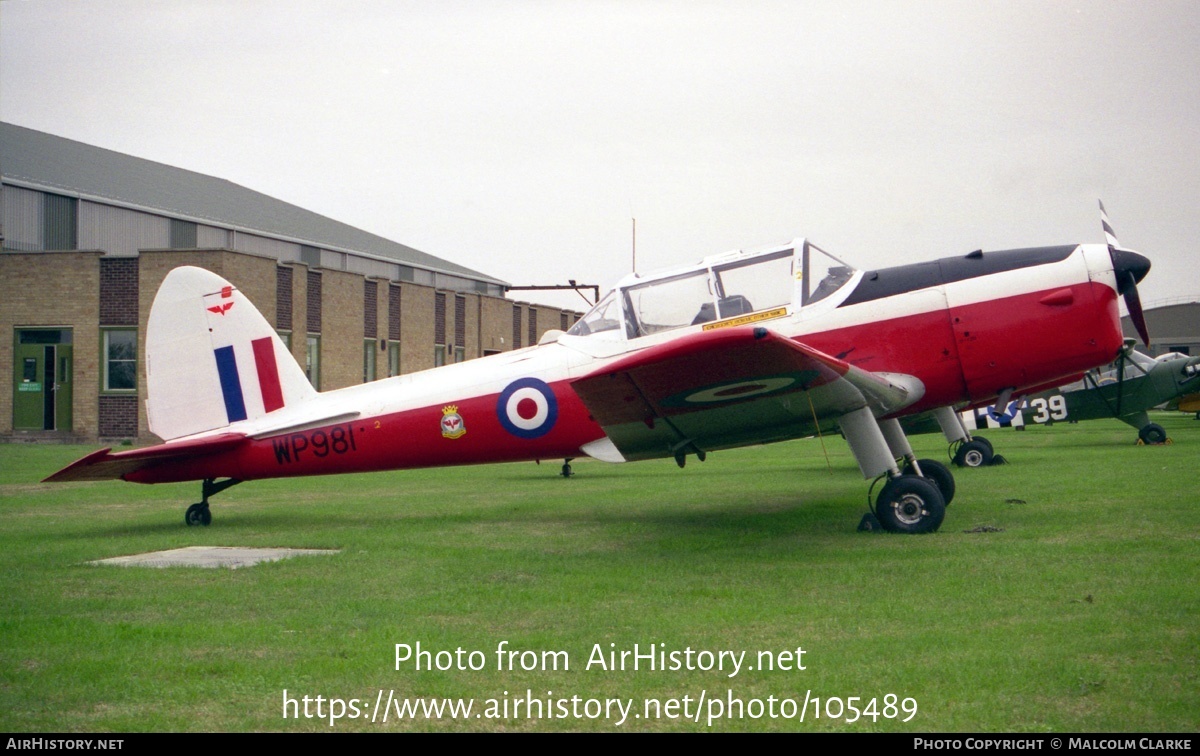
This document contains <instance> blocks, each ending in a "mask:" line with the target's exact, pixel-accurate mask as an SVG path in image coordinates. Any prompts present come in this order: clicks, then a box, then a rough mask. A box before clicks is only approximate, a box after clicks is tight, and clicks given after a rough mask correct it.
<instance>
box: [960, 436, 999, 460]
mask: <svg viewBox="0 0 1200 756" xmlns="http://www.w3.org/2000/svg"><path fill="white" fill-rule="evenodd" d="M991 461H992V449H991V446H989V445H988V444H985V443H982V442H980V441H979V440H978V439H976V440H974V441H968V442H967V443H965V444H963V445H962V446H960V447H958V452H957V453H956V454H955V455H954V464H956V465H958V466H959V467H983V466H984V465H987V464H991Z"/></svg>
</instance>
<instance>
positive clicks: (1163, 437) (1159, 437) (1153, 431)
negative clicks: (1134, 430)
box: [1138, 423, 1167, 444]
mask: <svg viewBox="0 0 1200 756" xmlns="http://www.w3.org/2000/svg"><path fill="white" fill-rule="evenodd" d="M1138 438H1140V439H1141V440H1142V443H1144V444H1163V443H1166V441H1167V432H1166V431H1165V430H1163V427H1162V426H1161V425H1159V424H1158V423H1150V424H1149V425H1143V426H1142V428H1141V430H1139V431H1138Z"/></svg>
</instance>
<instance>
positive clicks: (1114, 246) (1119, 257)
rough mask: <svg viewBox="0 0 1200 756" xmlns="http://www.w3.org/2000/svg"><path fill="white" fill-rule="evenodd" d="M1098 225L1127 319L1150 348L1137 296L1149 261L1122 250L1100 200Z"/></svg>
mask: <svg viewBox="0 0 1200 756" xmlns="http://www.w3.org/2000/svg"><path fill="white" fill-rule="evenodd" d="M1100 225H1101V226H1102V227H1103V228H1104V238H1105V239H1106V240H1107V241H1108V256H1109V258H1111V259H1112V264H1113V275H1114V276H1115V277H1116V279H1117V293H1118V294H1121V295H1122V296H1123V297H1125V307H1126V309H1128V310H1129V319H1130V320H1131V321H1132V322H1133V327H1134V328H1136V329H1137V332H1138V336H1141V337H1142V343H1143V344H1145V345H1146V346H1150V331H1149V329H1147V328H1146V315H1145V313H1143V312H1142V298H1141V297H1139V296H1138V290H1137V285H1138V282H1139V281H1141V280H1142V279H1143V278H1145V277H1146V274H1147V273H1149V272H1150V261H1149V260H1147V259H1146V258H1145V257H1144V256H1143V255H1139V254H1138V253H1137V252H1134V251H1133V250H1130V249H1122V248H1121V243H1120V242H1119V241H1117V233H1116V232H1115V231H1113V227H1112V224H1110V223H1109V222H1108V212H1107V211H1105V209H1104V202H1103V200H1100Z"/></svg>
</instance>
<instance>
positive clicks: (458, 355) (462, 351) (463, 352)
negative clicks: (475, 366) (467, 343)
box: [454, 346, 467, 362]
mask: <svg viewBox="0 0 1200 756" xmlns="http://www.w3.org/2000/svg"><path fill="white" fill-rule="evenodd" d="M454 361H455V362H466V361H467V348H466V347H461V346H456V347H454Z"/></svg>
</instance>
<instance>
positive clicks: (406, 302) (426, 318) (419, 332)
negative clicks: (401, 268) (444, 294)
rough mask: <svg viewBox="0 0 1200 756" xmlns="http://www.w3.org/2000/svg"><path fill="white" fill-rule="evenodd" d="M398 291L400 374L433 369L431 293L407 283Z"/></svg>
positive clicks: (426, 289)
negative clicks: (400, 329)
mask: <svg viewBox="0 0 1200 756" xmlns="http://www.w3.org/2000/svg"><path fill="white" fill-rule="evenodd" d="M401 288H402V289H403V294H402V296H401V316H400V317H401V320H402V321H403V323H404V329H403V331H402V333H401V336H400V372H402V373H414V372H416V371H418V370H426V369H428V368H431V367H433V300H434V297H433V295H434V290H433V289H431V288H429V287H428V286H421V285H419V284H409V283H406V284H403V285H402V287H401Z"/></svg>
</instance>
